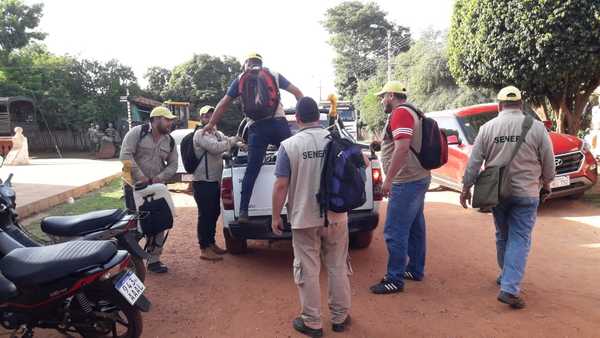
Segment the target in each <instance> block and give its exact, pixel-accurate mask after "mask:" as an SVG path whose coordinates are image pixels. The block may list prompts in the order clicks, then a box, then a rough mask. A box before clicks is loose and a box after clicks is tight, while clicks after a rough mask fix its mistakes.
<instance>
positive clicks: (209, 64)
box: [163, 54, 242, 134]
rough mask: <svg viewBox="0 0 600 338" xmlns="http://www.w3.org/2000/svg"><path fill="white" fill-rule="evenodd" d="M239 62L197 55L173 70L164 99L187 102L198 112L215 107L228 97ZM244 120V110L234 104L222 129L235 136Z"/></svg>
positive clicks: (225, 117) (224, 118)
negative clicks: (208, 106) (227, 93)
mask: <svg viewBox="0 0 600 338" xmlns="http://www.w3.org/2000/svg"><path fill="white" fill-rule="evenodd" d="M241 67H242V66H241V64H240V62H239V61H238V60H237V59H235V58H233V57H230V56H223V57H216V56H212V55H208V54H198V55H194V56H193V57H192V59H191V60H189V61H187V62H184V63H183V64H181V65H178V66H176V67H175V69H173V71H172V73H171V76H170V78H169V82H168V84H167V87H166V90H165V91H164V94H163V95H164V96H165V98H166V99H171V100H181V101H188V102H190V103H191V104H192V109H193V110H194V112H197V111H198V110H199V109H200V108H201V107H202V106H204V105H212V106H215V105H216V104H217V103H218V102H219V100H221V98H222V97H223V96H224V95H225V93H226V92H227V89H228V88H229V84H230V83H231V82H232V81H233V80H234V79H235V78H236V77H237V76H238V75H239V74H240V72H241ZM241 120H242V113H241V110H240V109H239V107H238V106H237V105H233V106H232V108H231V109H230V111H229V112H227V113H226V114H225V116H224V117H223V120H222V122H221V126H220V127H221V129H222V130H223V131H224V132H226V133H228V134H233V133H235V131H236V130H237V127H238V124H239V122H240V121H241Z"/></svg>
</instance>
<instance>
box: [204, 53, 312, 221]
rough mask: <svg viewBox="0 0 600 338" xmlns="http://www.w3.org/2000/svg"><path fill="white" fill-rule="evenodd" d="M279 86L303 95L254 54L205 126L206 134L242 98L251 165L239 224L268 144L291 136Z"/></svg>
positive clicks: (243, 216) (244, 216)
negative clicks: (247, 123) (248, 124)
mask: <svg viewBox="0 0 600 338" xmlns="http://www.w3.org/2000/svg"><path fill="white" fill-rule="evenodd" d="M280 88H281V89H284V90H286V91H288V92H290V93H292V94H293V95H294V96H295V97H296V100H300V99H301V98H302V97H303V94H302V92H301V91H300V90H299V89H298V88H297V87H296V86H294V85H293V84H291V83H290V82H289V81H288V80H287V79H286V78H285V77H283V76H282V75H281V74H278V73H274V72H272V71H270V70H269V69H267V68H263V59H262V56H261V55H260V54H257V53H251V54H250V55H248V57H247V58H246V60H245V62H244V73H243V74H241V75H240V76H239V77H238V78H237V79H235V80H233V82H232V83H231V85H230V86H229V90H228V91H227V94H226V95H225V96H224V97H223V98H222V99H221V101H220V102H219V103H218V104H217V107H216V108H215V111H214V113H213V117H212V118H211V120H210V122H209V123H208V124H207V125H206V126H205V127H204V128H203V133H210V132H213V131H214V130H215V126H216V125H217V123H218V122H219V121H220V120H221V117H222V116H223V114H224V113H225V111H226V110H227V109H228V108H229V106H230V105H231V102H232V101H233V100H234V99H236V98H237V97H241V101H242V110H243V113H244V114H245V115H246V117H247V118H249V119H250V121H251V125H250V126H249V127H248V166H247V168H246V173H245V175H244V180H243V182H242V199H241V203H240V216H239V218H238V222H240V223H246V222H248V206H249V204H250V198H251V197H252V191H253V190H254V183H255V182H256V178H257V177H258V174H259V172H260V168H261V167H262V164H263V160H264V158H265V154H266V151H267V146H268V145H269V144H272V145H275V146H277V147H279V144H280V143H281V141H283V140H285V139H287V138H288V137H290V136H291V132H290V128H289V126H288V124H287V121H286V119H285V113H284V110H283V106H282V104H281V97H280V92H279V89H280Z"/></svg>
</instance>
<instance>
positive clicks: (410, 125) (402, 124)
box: [388, 107, 415, 141]
mask: <svg viewBox="0 0 600 338" xmlns="http://www.w3.org/2000/svg"><path fill="white" fill-rule="evenodd" d="M414 127H415V119H414V118H413V116H412V114H411V113H410V112H409V111H408V110H407V109H406V108H403V107H400V108H396V109H395V110H394V111H393V112H392V116H391V117H390V123H389V126H388V130H389V131H390V132H391V133H392V136H393V138H394V140H396V141H397V140H401V139H410V138H412V136H413V130H414Z"/></svg>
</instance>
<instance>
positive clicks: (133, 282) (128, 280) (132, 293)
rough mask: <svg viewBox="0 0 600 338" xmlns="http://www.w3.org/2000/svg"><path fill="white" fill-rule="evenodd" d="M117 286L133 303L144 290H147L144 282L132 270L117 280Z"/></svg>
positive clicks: (130, 302)
mask: <svg viewBox="0 0 600 338" xmlns="http://www.w3.org/2000/svg"><path fill="white" fill-rule="evenodd" d="M115 288H116V289H117V290H118V291H119V293H120V294H121V295H122V296H123V297H125V299H126V300H127V302H128V303H129V304H131V305H133V304H135V302H137V300H138V298H140V296H141V295H142V294H143V293H144V290H146V286H145V285H144V283H142V281H140V279H139V278H138V277H137V276H136V275H135V273H133V272H131V271H127V273H125V274H124V275H123V276H122V277H121V278H120V279H119V281H117V283H116V284H115Z"/></svg>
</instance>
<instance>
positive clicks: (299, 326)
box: [293, 317, 323, 338]
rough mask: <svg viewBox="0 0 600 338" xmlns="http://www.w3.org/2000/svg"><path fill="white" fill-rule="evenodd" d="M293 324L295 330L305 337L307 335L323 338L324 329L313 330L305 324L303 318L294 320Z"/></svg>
mask: <svg viewBox="0 0 600 338" xmlns="http://www.w3.org/2000/svg"><path fill="white" fill-rule="evenodd" d="M293 324H294V329H295V330H296V331H298V332H300V333H302V334H304V335H307V336H309V337H313V338H320V337H323V329H313V328H310V327H308V326H306V324H304V320H303V319H302V318H301V317H298V318H296V319H294V323H293Z"/></svg>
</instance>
